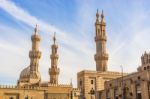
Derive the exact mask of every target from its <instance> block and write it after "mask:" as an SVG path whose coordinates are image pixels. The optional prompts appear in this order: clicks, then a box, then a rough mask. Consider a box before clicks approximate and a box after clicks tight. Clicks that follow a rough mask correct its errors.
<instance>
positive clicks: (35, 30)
mask: <svg viewBox="0 0 150 99" xmlns="http://www.w3.org/2000/svg"><path fill="white" fill-rule="evenodd" d="M34 32H35V35H36V34H37V32H38V25H37V24H36V26H35V29H34Z"/></svg>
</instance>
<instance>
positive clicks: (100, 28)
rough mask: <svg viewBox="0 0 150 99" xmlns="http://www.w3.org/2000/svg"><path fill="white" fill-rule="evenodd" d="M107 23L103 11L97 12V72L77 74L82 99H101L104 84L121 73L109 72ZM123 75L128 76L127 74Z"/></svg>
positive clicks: (84, 71) (88, 71)
mask: <svg viewBox="0 0 150 99" xmlns="http://www.w3.org/2000/svg"><path fill="white" fill-rule="evenodd" d="M106 42H107V35H106V22H105V20H104V14H103V11H102V13H101V15H100V14H99V12H98V11H97V13H96V22H95V43H96V54H95V55H94V59H95V62H96V71H91V70H83V71H81V72H78V74H77V84H78V85H77V86H78V88H80V90H81V97H82V99H91V98H92V99H95V98H96V99H99V96H100V95H99V93H98V92H99V91H100V90H103V89H104V82H105V81H109V80H112V79H115V78H118V77H121V75H122V74H121V73H119V72H113V71H108V70H107V62H108V58H109V55H108V53H107V48H106ZM123 75H126V74H125V73H124V74H123Z"/></svg>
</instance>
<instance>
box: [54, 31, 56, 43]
mask: <svg viewBox="0 0 150 99" xmlns="http://www.w3.org/2000/svg"><path fill="white" fill-rule="evenodd" d="M55 36H56V32H54V37H53V41H54V44H55V43H56V37H55Z"/></svg>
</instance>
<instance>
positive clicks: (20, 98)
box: [0, 25, 80, 99]
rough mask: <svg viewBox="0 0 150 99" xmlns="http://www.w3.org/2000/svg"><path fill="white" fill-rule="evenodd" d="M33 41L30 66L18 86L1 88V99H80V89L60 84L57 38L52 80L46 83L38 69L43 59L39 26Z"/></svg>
mask: <svg viewBox="0 0 150 99" xmlns="http://www.w3.org/2000/svg"><path fill="white" fill-rule="evenodd" d="M31 40H32V50H31V51H30V52H29V57H30V65H29V66H27V67H26V68H25V69H23V70H22V71H21V74H20V78H19V80H18V83H17V85H16V86H2V85H1V86H0V99H78V97H79V96H80V90H79V89H77V88H73V86H72V84H71V83H70V84H59V79H58V78H59V72H60V70H59V68H58V65H57V64H58V62H57V61H58V57H59V55H58V51H57V50H58V45H57V44H56V37H55V36H54V37H53V44H52V46H51V49H52V54H51V55H50V59H51V68H50V69H49V75H50V80H49V81H46V82H43V81H41V75H40V72H39V69H38V68H39V60H40V57H41V51H40V50H39V45H40V41H41V37H40V35H39V30H38V26H37V25H36V28H35V29H34V34H33V35H32V37H31Z"/></svg>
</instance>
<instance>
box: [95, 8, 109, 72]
mask: <svg viewBox="0 0 150 99" xmlns="http://www.w3.org/2000/svg"><path fill="white" fill-rule="evenodd" d="M105 27H106V23H105V21H104V14H103V11H102V13H101V15H99V12H98V10H97V13H96V22H95V32H96V36H95V42H96V54H95V56H94V58H95V61H96V70H97V71H102V72H104V71H107V62H108V53H107V51H106V41H107V36H106V29H105Z"/></svg>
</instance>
